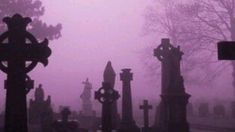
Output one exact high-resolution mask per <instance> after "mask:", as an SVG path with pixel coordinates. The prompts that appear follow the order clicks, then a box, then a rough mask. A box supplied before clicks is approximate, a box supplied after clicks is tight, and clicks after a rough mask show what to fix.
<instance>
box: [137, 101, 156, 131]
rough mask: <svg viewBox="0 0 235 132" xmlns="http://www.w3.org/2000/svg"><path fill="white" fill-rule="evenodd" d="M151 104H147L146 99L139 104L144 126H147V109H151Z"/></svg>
mask: <svg viewBox="0 0 235 132" xmlns="http://www.w3.org/2000/svg"><path fill="white" fill-rule="evenodd" d="M152 108H153V107H152V105H149V103H148V100H144V101H143V105H140V109H143V111H144V128H148V127H149V110H150V109H152Z"/></svg>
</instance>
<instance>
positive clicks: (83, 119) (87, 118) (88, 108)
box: [78, 78, 98, 131]
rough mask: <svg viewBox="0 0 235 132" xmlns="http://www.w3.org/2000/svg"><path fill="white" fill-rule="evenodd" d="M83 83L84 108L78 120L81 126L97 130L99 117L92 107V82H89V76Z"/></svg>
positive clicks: (82, 97)
mask: <svg viewBox="0 0 235 132" xmlns="http://www.w3.org/2000/svg"><path fill="white" fill-rule="evenodd" d="M83 84H84V90H83V92H82V94H81V96H80V98H81V99H82V110H81V111H80V113H79V115H78V121H79V124H80V127H81V128H85V129H87V130H92V131H96V130H97V129H98V123H97V122H98V118H97V117H96V112H95V111H94V110H93V109H92V101H91V89H92V84H91V83H90V82H89V79H88V78H87V79H86V81H84V82H83Z"/></svg>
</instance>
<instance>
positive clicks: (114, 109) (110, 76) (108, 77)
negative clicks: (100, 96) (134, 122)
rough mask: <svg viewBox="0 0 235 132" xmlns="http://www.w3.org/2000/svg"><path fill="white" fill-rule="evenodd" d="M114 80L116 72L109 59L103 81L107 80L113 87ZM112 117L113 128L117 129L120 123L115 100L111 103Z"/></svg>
mask: <svg viewBox="0 0 235 132" xmlns="http://www.w3.org/2000/svg"><path fill="white" fill-rule="evenodd" d="M115 80H116V73H115V71H114V69H113V67H112V63H111V61H108V63H107V65H106V67H105V70H104V74H103V82H108V83H109V84H110V85H111V88H112V89H114V85H115ZM112 119H113V120H112V127H113V129H117V128H118V127H119V125H120V115H119V114H118V106H117V102H116V101H115V102H113V103H112Z"/></svg>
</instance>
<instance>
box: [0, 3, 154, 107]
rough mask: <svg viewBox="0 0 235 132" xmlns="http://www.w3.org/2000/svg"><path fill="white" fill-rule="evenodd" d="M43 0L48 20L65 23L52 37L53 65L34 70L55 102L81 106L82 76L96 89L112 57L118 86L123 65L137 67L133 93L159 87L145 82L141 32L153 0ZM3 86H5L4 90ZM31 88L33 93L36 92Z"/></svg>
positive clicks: (148, 94)
mask: <svg viewBox="0 0 235 132" xmlns="http://www.w3.org/2000/svg"><path fill="white" fill-rule="evenodd" d="M42 1H43V4H44V5H45V7H46V13H45V15H44V16H43V20H44V21H45V22H47V23H50V24H57V23H58V22H60V23H62V25H63V29H62V37H61V38H60V39H59V40H55V41H52V42H50V47H51V48H52V51H53V52H52V56H51V57H50V58H49V65H48V66H47V67H46V68H44V67H43V66H42V65H40V66H37V67H36V69H35V70H34V71H33V72H31V73H30V75H31V78H32V79H34V80H35V81H36V84H39V83H42V84H43V87H44V89H45V91H46V95H47V94H50V95H51V96H52V100H53V102H54V103H55V104H56V105H58V104H61V105H73V106H74V107H75V109H80V108H79V107H80V106H79V101H80V94H81V91H82V90H83V85H82V81H84V80H85V79H86V78H87V77H88V78H89V79H90V81H91V82H92V83H93V90H97V89H98V88H99V87H100V86H101V83H102V79H103V77H102V76H103V70H104V68H105V65H106V63H107V61H109V60H110V61H112V64H113V67H114V69H115V71H116V73H117V78H116V82H117V84H116V89H118V90H120V89H121V85H120V84H121V83H120V81H119V80H120V78H119V73H120V71H121V69H122V68H132V72H134V80H133V96H140V92H138V91H141V96H142V97H143V99H144V98H147V99H148V98H152V97H153V96H152V95H156V94H155V92H157V91H156V90H154V88H151V87H149V86H148V85H143V84H145V83H146V79H144V77H143V75H144V72H142V71H144V69H143V67H142V66H143V64H142V63H141V62H140V61H141V59H140V57H141V52H143V49H144V48H145V46H146V43H147V42H148V41H147V40H146V38H145V37H141V36H142V28H143V24H144V12H145V8H146V6H148V5H149V3H150V0H149V1H148V0H117V1H113V0H42ZM150 54H152V52H151V53H150ZM4 77H5V76H4ZM1 82H2V81H1ZM3 91H4V90H3V89H1V93H2V92H3ZM119 92H121V91H119ZM32 93H33V92H32V91H31V93H30V94H29V95H28V97H29V98H31V97H33V95H32ZM157 96H158V95H157ZM1 98H2V99H3V97H1ZM141 100H142V99H141Z"/></svg>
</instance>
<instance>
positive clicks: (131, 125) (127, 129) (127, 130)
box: [118, 69, 140, 132]
mask: <svg viewBox="0 0 235 132" xmlns="http://www.w3.org/2000/svg"><path fill="white" fill-rule="evenodd" d="M120 80H121V81H122V119H121V124H120V128H119V130H118V132H140V129H139V128H138V127H137V125H136V123H135V121H134V118H133V108H132V107H133V106H132V94H131V81H132V80H133V73H131V69H122V73H121V74H120Z"/></svg>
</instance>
